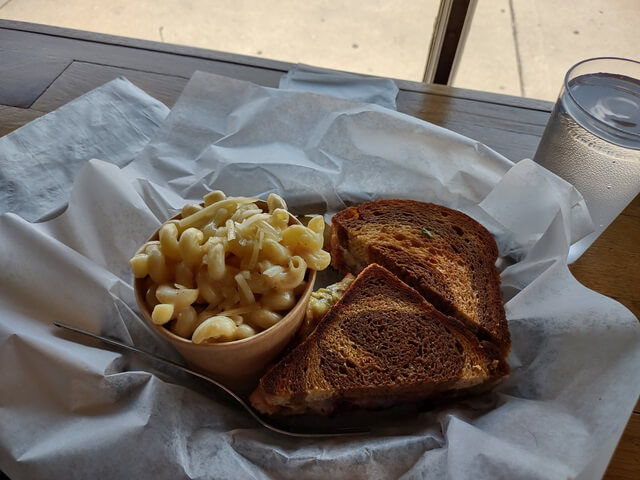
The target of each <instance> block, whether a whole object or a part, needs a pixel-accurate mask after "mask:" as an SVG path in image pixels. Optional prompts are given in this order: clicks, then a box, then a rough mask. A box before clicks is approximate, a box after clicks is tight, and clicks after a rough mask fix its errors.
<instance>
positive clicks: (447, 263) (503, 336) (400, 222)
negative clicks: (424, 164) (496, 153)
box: [331, 200, 511, 356]
mask: <svg viewBox="0 0 640 480" xmlns="http://www.w3.org/2000/svg"><path fill="white" fill-rule="evenodd" d="M331 256H332V262H333V266H334V267H335V268H337V269H338V270H340V271H342V272H345V273H346V272H351V273H354V274H357V273H358V272H359V271H361V270H362V269H363V268H364V267H365V266H366V265H368V264H370V263H378V264H380V265H382V266H383V267H385V268H387V269H388V270H389V271H391V272H392V273H393V274H395V275H397V276H398V277H399V278H400V279H401V280H402V281H404V282H406V283H407V284H409V285H410V286H412V287H413V288H415V289H416V290H418V292H420V293H421V294H422V295H423V296H424V297H425V299H427V301H429V302H430V303H431V304H433V306H435V307H436V308H437V309H438V310H440V311H441V312H442V313H444V314H445V315H450V316H453V317H455V318H457V319H459V320H460V321H462V322H463V323H464V324H465V325H466V326H467V327H468V328H470V329H471V330H472V331H473V332H474V333H475V334H476V335H477V336H478V337H479V338H480V339H481V340H488V341H491V342H492V343H494V344H495V346H496V347H497V348H498V350H499V351H500V352H501V353H502V355H504V356H506V355H507V354H508V353H509V349H510V348H511V336H510V334H509V329H508V326H507V321H506V318H505V312H504V306H503V303H502V296H501V293H500V276H499V273H498V270H497V268H496V267H495V262H496V259H497V256H498V248H497V246H496V242H495V240H494V238H493V236H492V235H491V234H490V233H489V232H488V231H487V230H486V229H485V228H484V227H483V226H482V225H480V224H479V223H478V222H476V221H475V220H473V219H472V218H471V217H469V216H467V215H465V214H464V213H462V212H459V211H457V210H452V209H449V208H446V207H443V206H441V205H436V204H433V203H425V202H416V201H412V200H379V201H376V202H368V203H363V204H362V205H359V206H358V207H352V208H347V209H346V210H343V211H341V212H339V213H337V214H336V215H334V217H333V219H332V226H331Z"/></svg>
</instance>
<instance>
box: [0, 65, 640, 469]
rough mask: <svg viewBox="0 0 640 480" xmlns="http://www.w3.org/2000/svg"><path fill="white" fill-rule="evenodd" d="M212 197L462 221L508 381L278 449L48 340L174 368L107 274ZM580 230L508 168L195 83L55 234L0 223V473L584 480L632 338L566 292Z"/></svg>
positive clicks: (250, 92) (575, 291)
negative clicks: (128, 351) (423, 204)
mask: <svg viewBox="0 0 640 480" xmlns="http://www.w3.org/2000/svg"><path fill="white" fill-rule="evenodd" d="M218 188H219V189H223V190H225V191H227V192H228V193H229V194H235V195H242V194H266V193H267V192H270V191H278V192H280V193H281V194H283V195H284V196H285V198H287V200H288V201H289V203H290V204H291V205H292V206H293V207H294V208H299V209H305V208H309V206H311V208H313V209H314V210H315V211H325V210H326V212H327V213H328V216H329V215H330V213H331V212H333V211H336V210H338V209H340V208H342V207H343V206H344V205H346V204H350V203H354V202H361V201H364V200H368V199H372V198H379V197H399V198H416V199H422V200H427V201H436V202H439V203H442V204H445V205H448V206H452V207H454V208H460V209H462V210H464V211H466V212H467V213H469V214H470V215H473V216H474V217H475V218H477V219H478V220H480V221H481V222H482V223H483V224H485V225H486V226H487V227H488V228H490V229H491V231H492V232H493V233H494V234H495V235H496V238H497V239H498V241H499V245H500V249H501V255H502V257H503V262H502V263H501V265H508V266H506V268H504V270H503V271H502V281H503V293H504V296H505V300H506V301H507V303H506V310H507V317H508V320H509V325H510V329H511V333H512V336H513V349H512V350H513V351H512V354H511V356H510V358H509V362H510V364H511V366H512V369H513V371H512V375H511V376H510V378H509V379H508V380H507V381H506V382H505V383H504V384H502V385H501V386H499V387H498V388H497V389H496V391H495V392H493V393H492V394H490V395H486V396H485V397H483V398H479V399H476V400H472V401H467V402H464V403H462V404H460V403H458V404H455V405H452V406H450V407H448V408H443V409H440V410H437V411H434V412H425V413H424V414H422V415H420V416H419V417H418V418H415V419H412V420H411V422H410V424H408V425H398V426H397V429H391V430H385V431H380V432H375V433H373V434H371V435H369V436H366V437H358V438H343V439H324V440H301V439H290V438H286V437H281V436H277V435H275V434H271V433H269V432H267V431H266V430H264V429H262V428H260V427H258V426H256V424H255V423H254V422H253V421H252V420H251V419H250V418H249V417H248V416H247V415H246V414H244V413H243V412H242V411H240V410H239V409H237V408H236V407H235V406H234V405H233V404H231V403H229V402H228V401H225V400H224V399H223V398H221V397H220V396H219V395H215V394H214V393H212V392H206V391H203V390H202V388H199V387H197V386H195V385H192V384H190V383H189V382H188V381H187V380H186V379H184V378H181V377H176V376H175V375H173V376H172V375H168V374H167V372H164V371H158V370H156V369H154V368H153V366H152V365H148V364H145V363H143V362H142V361H140V360H139V359H136V358H133V357H130V356H128V355H122V354H120V353H115V352H111V351H108V350H104V349H102V348H103V347H102V346H100V345H98V344H92V343H90V342H89V343H87V344H86V345H82V344H79V343H76V342H77V341H78V338H77V337H72V336H68V335H61V334H60V333H59V332H56V331H54V328H53V327H52V325H51V323H52V321H54V320H60V321H64V322H67V323H71V324H74V325H77V326H80V327H84V328H87V329H91V330H93V331H96V332H102V333H107V334H109V335H113V336H118V337H120V338H122V339H124V340H126V341H130V342H133V343H135V344H137V345H140V346H142V347H144V348H148V349H153V350H155V351H156V352H158V353H160V354H162V355H165V356H168V357H171V358H176V357H175V353H173V352H172V351H171V350H170V348H169V347H168V346H167V345H165V344H163V343H162V341H161V340H160V339H159V338H156V337H155V336H152V335H151V334H150V332H148V331H147V329H146V328H145V327H144V324H143V323H142V321H141V320H140V319H139V318H138V316H137V314H136V307H135V302H134V298H133V292H132V288H131V286H130V285H131V280H132V278H131V275H130V273H129V271H128V264H127V262H128V259H129V257H130V256H131V254H132V252H133V251H135V249H136V247H137V246H138V244H139V243H141V242H142V241H144V240H145V239H146V238H147V237H148V235H149V234H150V233H151V232H152V231H153V230H154V229H155V228H157V226H158V225H159V224H160V222H161V221H163V220H165V219H166V218H168V217H169V216H170V215H171V214H172V213H173V211H174V209H176V208H179V207H180V206H181V204H182V203H183V202H184V201H185V199H186V200H196V199H197V198H199V197H200V196H201V195H202V194H204V193H205V192H206V191H208V190H211V189H218ZM590 228H591V224H590V219H589V216H588V214H587V213H586V210H585V208H584V202H583V201H582V199H581V197H580V196H579V194H577V192H576V191H575V189H573V187H571V186H570V185H568V184H566V183H565V182H563V181H561V180H560V179H558V177H555V176H553V175H552V174H550V173H549V172H547V171H546V170H543V169H541V168H540V167H538V166H537V165H535V164H534V163H533V162H531V161H529V160H523V161H520V162H518V163H517V164H515V165H514V164H513V163H511V162H510V161H508V160H507V159H505V158H503V157H501V156H500V155H497V154H496V153H495V152H493V151H491V150H489V149H488V148H486V147H484V146H483V145H480V144H478V143H477V142H474V141H472V140H469V139H466V138H464V137H461V136H459V135H456V134H454V133H452V132H449V131H447V130H444V129H441V128H438V127H435V126H433V125H430V124H427V123H425V122H422V121H419V120H417V119H415V118H411V117H408V116H405V115H402V114H399V113H397V112H393V111H391V110H388V109H385V108H381V107H377V106H372V105H365V104H359V103H353V102H350V101H347V100H340V99H336V98H329V97H324V96H318V95H313V94H308V93H301V92H290V91H289V92H287V91H279V90H273V89H266V88H262V87H258V86H255V85H252V84H249V83H246V82H241V81H236V80H231V79H227V78H223V77H218V76H214V75H209V74H202V73H197V74H195V75H194V77H193V78H192V80H191V81H190V82H189V84H188V85H187V87H186V89H185V91H184V93H183V95H182V96H181V98H180V99H179V100H178V102H177V103H176V105H175V107H174V109H173V110H172V112H171V113H170V114H169V116H168V117H167V120H166V121H165V123H164V124H163V126H162V127H161V130H160V131H159V133H158V134H157V135H156V137H155V138H154V139H153V140H152V141H151V143H150V144H149V145H148V146H147V147H146V148H145V150H144V151H143V152H142V153H141V154H140V156H139V157H138V158H137V159H136V160H134V161H133V162H132V163H130V164H129V165H128V166H126V167H125V168H123V169H119V168H118V167H117V166H114V165H112V164H108V163H105V162H103V161H100V160H92V161H90V162H89V163H88V164H86V165H85V166H84V167H83V169H82V170H81V171H80V173H79V174H78V175H77V177H76V181H75V184H74V187H73V193H72V197H71V199H70V202H69V208H68V209H67V211H66V212H64V213H63V214H62V215H61V216H59V217H58V218H56V219H54V220H51V221H48V222H45V223H40V224H31V223H29V222H27V221H25V220H24V219H22V218H20V217H19V216H17V215H15V214H5V215H3V216H1V217H0V244H1V245H2V246H3V247H2V249H0V285H2V289H0V359H1V361H0V385H1V390H0V426H1V427H0V469H2V470H3V471H5V473H7V474H8V475H9V476H10V477H11V478H12V479H13V478H15V479H19V478H58V477H60V478H63V477H64V478H70V477H73V478H87V477H95V478H123V477H124V478H273V477H277V478H292V479H293V478H325V479H326V478H339V477H349V478H395V477H397V478H400V477H401V478H434V479H436V478H444V477H449V478H454V479H458V478H460V479H463V478H477V479H482V478H487V479H490V478H527V479H529V478H532V479H533V478H536V479H537V478H568V477H574V478H575V477H577V478H598V477H599V476H601V475H602V473H603V472H604V469H605V468H606V465H607V462H608V460H609V458H610V456H611V453H612V452H613V449H614V448H615V445H616V443H617V440H618V438H619V436H620V434H621V432H622V429H623V428H624V425H625V422H626V420H627V418H628V416H629V414H630V412H631V409H632V408H633V405H634V402H635V401H636V398H637V396H638V393H639V385H640V371H639V370H638V369H637V365H638V361H639V360H640V333H639V330H640V328H639V327H638V322H637V320H636V319H635V317H634V316H633V315H632V314H631V313H630V312H629V311H628V310H627V309H626V308H624V307H623V306H622V305H620V304H619V303H617V302H615V301H613V300H611V299H609V298H606V297H604V296H602V295H599V294H597V293H595V292H592V291H590V290H588V289H586V288H584V287H583V286H581V285H580V284H579V283H578V282H577V281H575V279H574V278H573V277H572V276H571V274H570V272H569V271H568V269H567V266H566V255H567V252H568V249H569V245H570V244H571V243H572V242H575V241H576V240H578V239H579V238H581V237H582V236H584V235H585V234H587V233H589V231H590ZM131 370H133V371H131ZM150 372H153V373H150ZM183 384H186V385H188V386H190V387H191V388H185V387H184V386H182V385H183ZM372 421H375V420H372Z"/></svg>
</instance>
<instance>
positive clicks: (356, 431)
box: [53, 322, 370, 438]
mask: <svg viewBox="0 0 640 480" xmlns="http://www.w3.org/2000/svg"><path fill="white" fill-rule="evenodd" d="M53 324H54V325H55V326H56V327H59V328H63V329H65V330H70V331H72V332H75V333H79V334H81V335H85V336H87V337H91V338H95V339H97V340H100V341H101V342H104V343H106V344H108V345H113V346H115V347H118V348H122V349H125V350H130V351H132V352H135V353H138V354H140V355H143V356H146V357H149V358H152V359H153V360H155V361H157V362H160V363H162V364H164V365H169V366H171V367H173V368H176V369H178V370H180V371H181V372H184V373H188V374H189V375H192V376H194V377H197V378H199V379H200V380H204V381H205V382H208V383H210V384H212V385H214V386H216V387H217V388H219V389H220V390H222V391H223V392H225V393H226V394H227V395H229V396H230V397H231V398H233V399H234V400H235V401H236V402H238V403H239V404H240V405H242V407H243V408H244V409H245V410H246V411H247V412H248V413H249V414H250V415H251V417H253V419H254V420H255V421H256V422H258V423H259V424H260V425H262V426H263V427H265V428H267V429H268V430H271V431H272V432H275V433H279V434H281V435H287V436H290V437H301V438H318V437H345V436H352V435H362V434H365V433H369V432H370V430H369V429H368V428H360V427H355V428H352V427H338V428H335V429H334V430H332V431H327V432H315V431H314V432H294V431H291V430H284V429H282V428H279V427H277V426H275V425H273V423H270V422H269V421H267V420H265V419H264V418H263V417H262V416H260V414H259V413H258V412H256V411H255V410H254V409H253V407H251V405H249V404H248V403H247V402H246V401H245V400H243V399H242V397H240V396H239V395H237V394H236V393H234V392H233V391H232V390H230V389H229V388H227V387H225V386H224V385H223V384H221V383H219V382H217V381H215V380H213V379H211V378H209V377H208V376H206V375H204V374H202V373H200V372H197V371H195V370H191V369H189V368H186V367H184V366H182V365H180V364H179V363H176V362H172V361H171V360H167V359H165V358H162V357H159V356H157V355H155V354H153V353H150V352H147V351H145V350H141V349H139V348H137V347H134V346H131V345H127V344H126V343H122V342H120V341H118V340H114V339H112V338H109V337H104V336H102V335H97V334H95V333H91V332H88V331H86V330H83V329H81V328H78V327H73V326H71V325H66V324H64V323H60V322H54V323H53Z"/></svg>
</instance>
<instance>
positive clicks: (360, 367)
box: [250, 264, 509, 415]
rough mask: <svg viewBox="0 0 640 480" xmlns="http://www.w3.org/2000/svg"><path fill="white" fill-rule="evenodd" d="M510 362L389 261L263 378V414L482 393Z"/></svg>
mask: <svg viewBox="0 0 640 480" xmlns="http://www.w3.org/2000/svg"><path fill="white" fill-rule="evenodd" d="M508 371H509V367H508V365H507V364H506V362H505V361H504V360H503V357H502V356H501V354H500V352H499V351H498V350H497V349H496V348H495V346H494V345H493V344H492V343H489V342H481V341H479V340H478V339H477V338H476V337H475V336H474V335H473V334H472V333H471V332H469V331H468V330H467V329H466V328H465V327H464V326H463V325H462V324H461V323H460V322H459V321H458V320H456V319H454V318H451V317H447V316H446V315H444V314H442V313H441V312H439V311H438V310H436V309H435V308H434V307H433V306H432V305H431V304H429V303H428V302H427V301H426V300H425V299H424V298H423V296H422V295H420V294H419V293H418V292H417V291H416V290H414V289H413V288H411V287H410V286H409V285H407V284H405V283H404V282H402V281H401V280H399V279H398V278H397V277H396V276H394V275H393V274H391V273H390V272H389V271H388V270H386V269H385V268H383V267H381V266H379V265H376V264H373V265H370V266H368V267H366V268H365V269H364V270H363V271H362V272H361V273H360V275H359V276H358V277H357V278H356V280H355V281H354V282H353V283H352V284H351V286H350V287H349V288H348V290H347V291H346V292H345V294H344V295H343V297H342V298H341V299H340V300H339V301H338V302H337V303H336V304H335V305H334V306H333V307H332V308H331V310H329V312H328V313H327V314H326V315H325V317H324V318H323V319H322V320H321V321H320V323H319V325H318V326H317V328H316V329H315V330H314V331H313V333H312V334H311V335H310V336H309V337H308V338H307V339H306V340H305V341H304V342H303V343H302V344H300V345H298V346H297V347H296V348H295V349H294V350H292V351H291V352H289V353H288V354H287V355H286V356H285V357H284V358H283V359H282V360H281V361H280V362H278V363H277V364H276V365H274V366H273V367H272V368H271V369H270V370H269V371H268V372H267V373H266V374H265V375H264V376H263V377H262V379H261V380H260V383H259V385H258V387H257V388H256V390H255V391H254V392H253V393H252V394H251V396H250V401H251V403H252V404H253V406H254V407H255V408H256V409H258V410H260V411H261V412H263V413H266V414H277V415H295V414H305V413H313V414H324V415H327V414H331V413H334V412H336V411H337V410H342V409H343V408H345V407H359V408H368V409H377V408H383V407H389V406H392V405H397V404H401V403H407V402H416V401H421V400H426V399H434V398H442V397H448V396H453V395H460V394H465V393H477V392H479V391H484V390H486V389H489V388H491V387H492V386H493V385H495V384H496V383H497V382H498V381H500V379H502V378H503V377H504V376H505V375H507V373H508Z"/></svg>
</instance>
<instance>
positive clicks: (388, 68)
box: [0, 0, 640, 100]
mask: <svg viewBox="0 0 640 480" xmlns="http://www.w3.org/2000/svg"><path fill="white" fill-rule="evenodd" d="M438 5H439V2H438V1H437V0H405V1H403V2H397V1H394V0H370V1H368V2H356V1H353V0H324V1H323V0H308V1H307V2H299V1H297V0H270V1H265V0H262V1H260V0H235V1H233V2H229V1H225V0H163V1H151V0H147V1H144V0H141V1H138V2H131V1H130V0H110V1H108V2H107V1H104V0H66V1H64V2H60V1H56V0H0V18H4V19H9V20H20V21H26V22H34V23H44V24H50V25H58V26H63V27H69V28H76V29H81V30H91V31H95V32H101V33H110V34H114V35H123V36H128V37H135V38H143V39H147V40H156V41H163V42H169V43H177V44H184V45H191V46H197V47H203V48H210V49H214V50H223V51H228V52H233V53H241V54H247V55H254V56H263V57H267V58H273V59H277V60H285V61H289V62H302V63H308V64H313V65H318V66H323V67H327V68H335V69H340V70H347V71H354V72H361V73H368V74H374V75H382V76H389V77H395V78H404V79H409V80H417V81H420V80H421V79H422V75H423V72H424V68H425V64H426V58H427V53H428V49H429V42H430V37H431V31H432V28H433V23H434V20H435V16H436V13H437V10H438ZM400 6H401V8H400ZM638 20H640V1H639V0H609V1H607V0H600V1H598V0H582V1H581V2H558V1H557V0H478V4H477V7H476V14H475V17H474V20H473V23H472V28H471V31H470V34H469V36H468V39H467V43H466V46H465V50H464V55H463V57H462V61H461V63H460V65H459V69H458V73H457V76H456V78H455V80H454V82H453V85H454V86H459V87H465V88H472V89H477V90H487V91H492V92H498V93H507V94H512V95H523V96H527V97H534V98H542V99H547V100H554V99H555V97H556V95H557V93H558V90H559V88H560V84H561V82H562V78H563V76H564V73H565V72H566V70H567V69H568V68H569V67H570V66H571V65H573V64H574V63H576V62H577V61H578V60H580V59H583V58H587V57H590V56H599V55H608V56H609V55H613V56H624V57H630V58H636V59H640V28H638V27H637V24H638ZM0 47H1V46H0ZM0 68H1V66H0Z"/></svg>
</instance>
